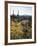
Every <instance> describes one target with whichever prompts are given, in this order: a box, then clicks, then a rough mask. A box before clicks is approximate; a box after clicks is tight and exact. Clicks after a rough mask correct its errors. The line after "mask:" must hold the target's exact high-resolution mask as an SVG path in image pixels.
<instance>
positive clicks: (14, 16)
mask: <svg viewBox="0 0 37 46" xmlns="http://www.w3.org/2000/svg"><path fill="white" fill-rule="evenodd" d="M13 18H14V19H19V20H20V21H22V20H30V19H31V20H32V16H29V15H22V16H20V15H17V16H16V15H11V19H13Z"/></svg>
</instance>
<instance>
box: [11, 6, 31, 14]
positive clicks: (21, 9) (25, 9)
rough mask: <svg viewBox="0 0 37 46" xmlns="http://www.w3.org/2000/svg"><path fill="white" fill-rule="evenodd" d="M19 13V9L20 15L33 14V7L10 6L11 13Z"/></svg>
mask: <svg viewBox="0 0 37 46" xmlns="http://www.w3.org/2000/svg"><path fill="white" fill-rule="evenodd" d="M13 10H14V14H15V15H17V14H18V10H19V15H32V7H23V6H12V7H11V8H10V14H13Z"/></svg>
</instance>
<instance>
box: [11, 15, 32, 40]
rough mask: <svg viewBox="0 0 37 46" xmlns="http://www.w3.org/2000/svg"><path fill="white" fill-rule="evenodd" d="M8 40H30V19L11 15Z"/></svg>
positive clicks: (29, 17) (24, 16) (25, 16)
mask: <svg viewBox="0 0 37 46" xmlns="http://www.w3.org/2000/svg"><path fill="white" fill-rule="evenodd" d="M10 18H11V22H10V39H31V38H32V17H31V16H28V15H22V16H20V15H17V16H16V15H11V16H10Z"/></svg>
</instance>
